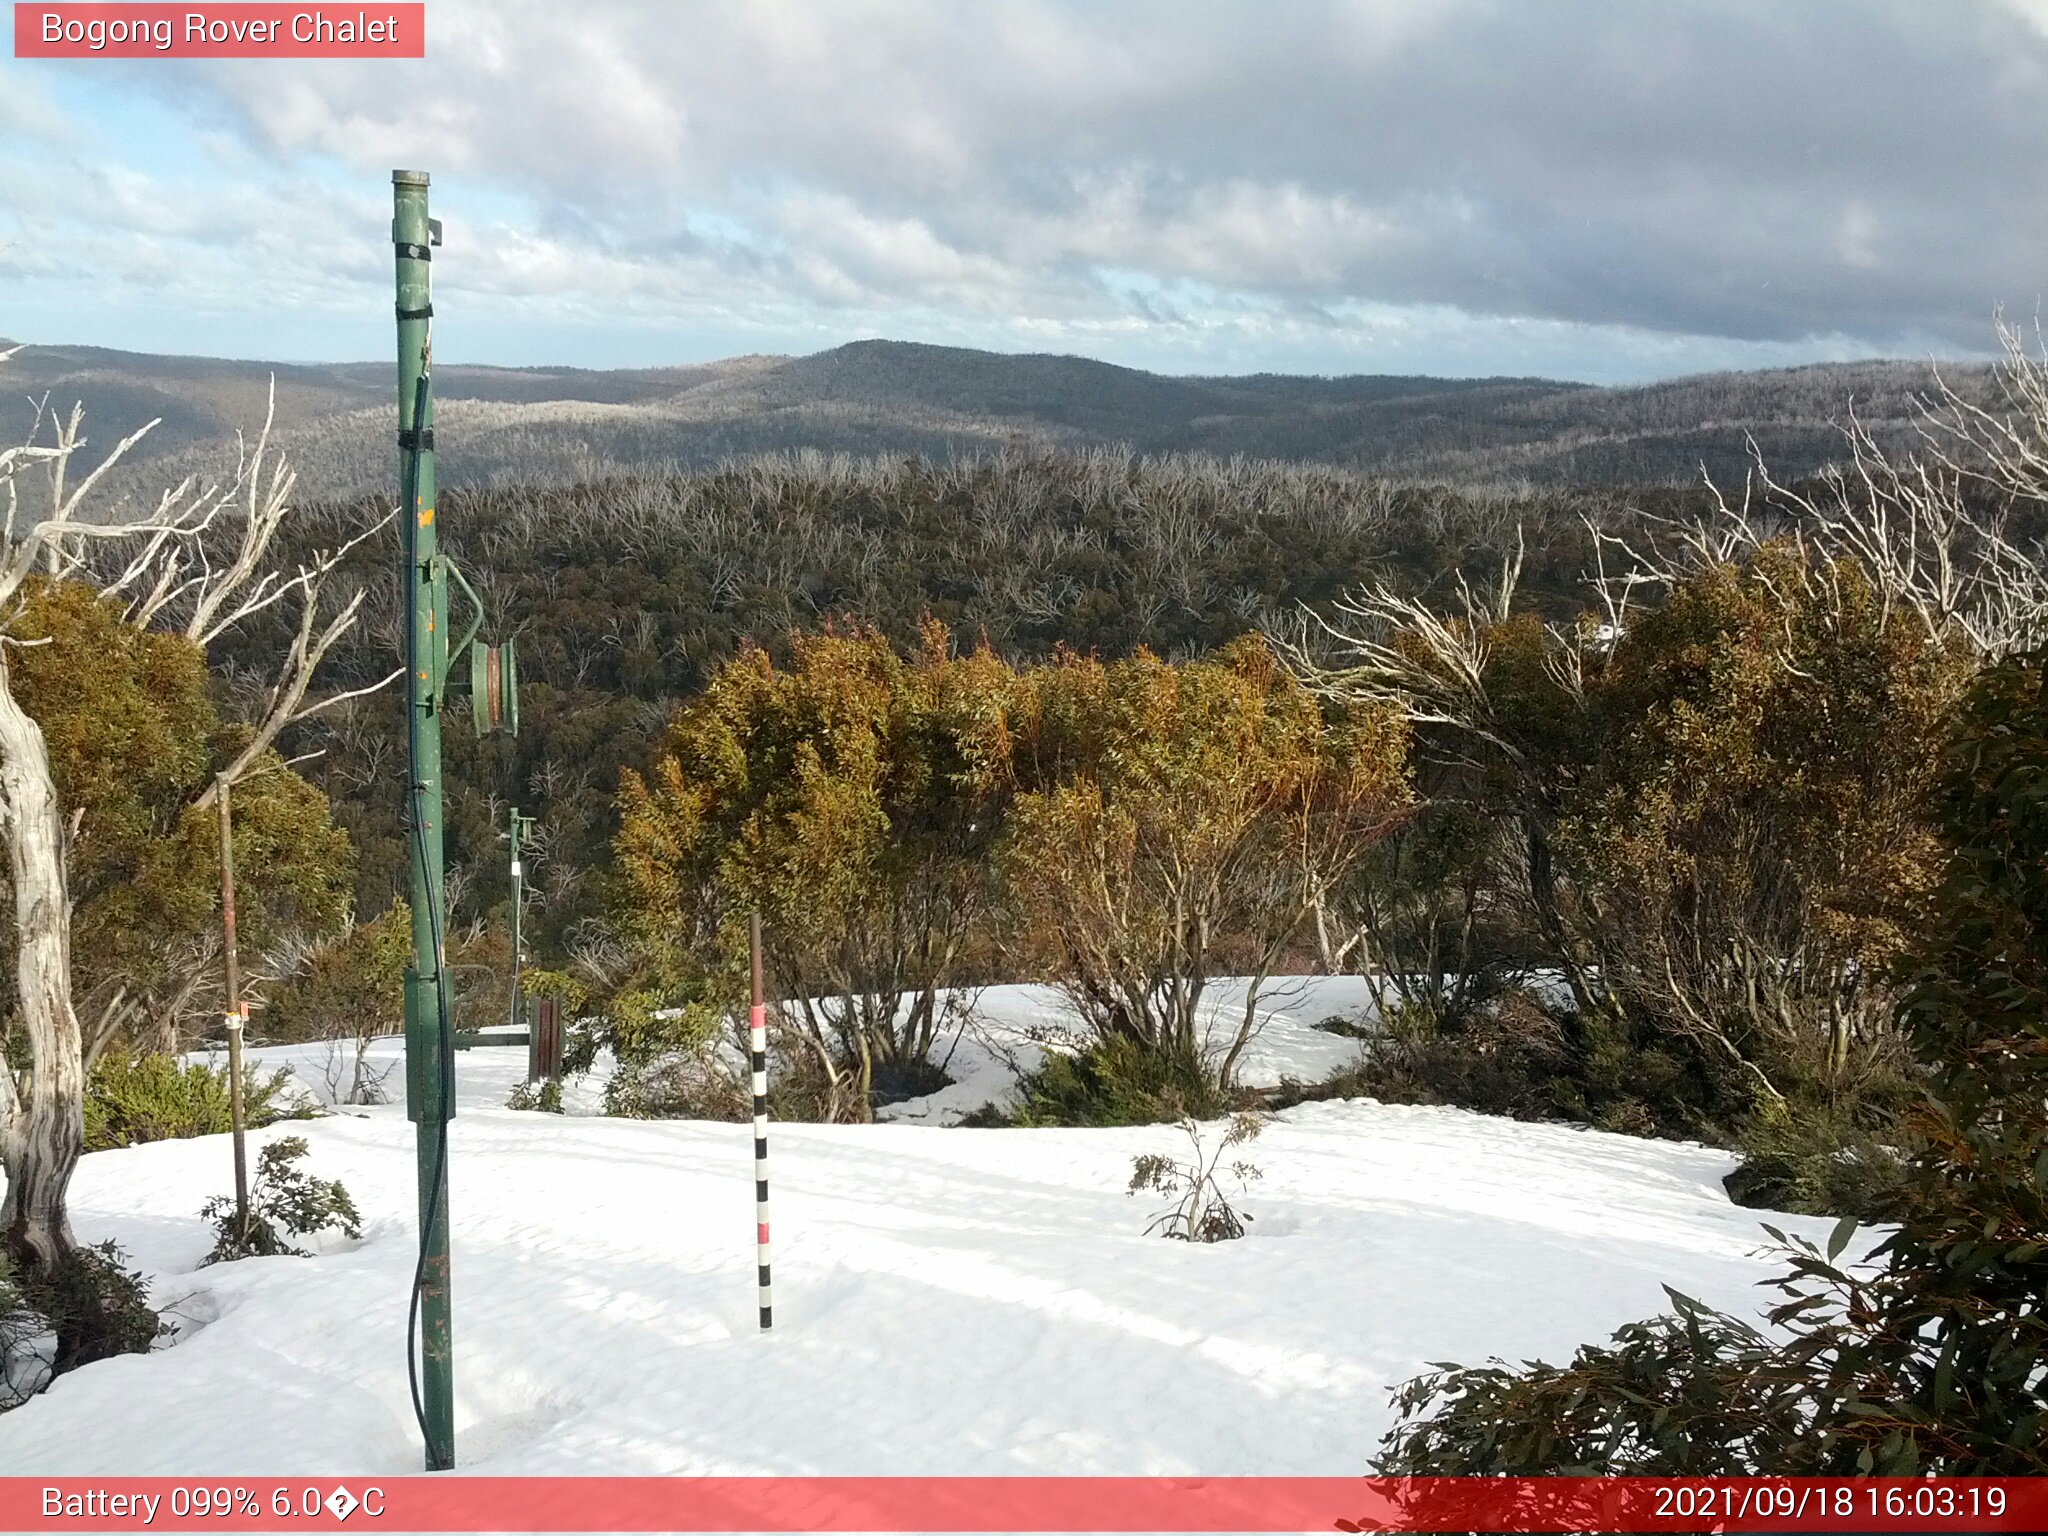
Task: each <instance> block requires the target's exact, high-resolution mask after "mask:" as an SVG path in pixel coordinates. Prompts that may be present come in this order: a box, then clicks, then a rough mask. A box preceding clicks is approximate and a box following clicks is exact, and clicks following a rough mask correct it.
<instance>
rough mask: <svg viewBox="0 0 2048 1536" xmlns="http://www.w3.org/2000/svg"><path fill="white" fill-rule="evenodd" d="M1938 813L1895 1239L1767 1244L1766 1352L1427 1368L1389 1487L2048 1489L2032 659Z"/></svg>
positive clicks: (2043, 1060) (1981, 691) (2046, 685)
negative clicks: (1855, 1246) (1894, 1479)
mask: <svg viewBox="0 0 2048 1536" xmlns="http://www.w3.org/2000/svg"><path fill="white" fill-rule="evenodd" d="M1941 803H1942V808H1943V811H1944V813H1945V817H1946V820H1947V823H1948V830H1949V831H1950V833H1951V835H1952V837H1953V839H1954V842H1955V846H1956V848H1957V853H1956V855H1955V857H1954V859H1953V860H1952V861H1951V863H1950V867H1949V872H1948V878H1947V881H1946V885H1945V887H1944V889H1943V890H1942V891H1941V893H1940V900H1939V901H1938V902H1937V903H1936V906H1935V910H1936V911H1937V912H1938V913H1939V914H1940V915H1939V918H1938V920H1937V926H1936V928H1935V930H1934V933H1933V936H1932V938H1931V940H1930V941H1929V942H1928V943H1927V944H1926V946H1925V947H1924V949H1923V951H1922V954H1921V956H1920V958H1919V962H1918V969H1917V971H1915V972H1914V973H1913V974H1912V976H1911V984H1910V989H1909V990H1908V992H1907V994H1906V997H1905V1000H1904V1003H1903V1006H1902V1008H1901V1011H1900V1018H1901V1021H1902V1023H1903V1024H1904V1025H1905V1026H1906V1028H1907V1029H1908V1031H1909V1034H1910V1040H1911V1044H1912V1048H1913V1052H1914V1055H1915V1056H1916V1057H1917V1058H1918V1059H1919V1061H1920V1062H1921V1063H1922V1064H1923V1065H1924V1066H1925V1067H1926V1069H1927V1072H1928V1080H1927V1089H1926V1092H1925V1094H1924V1096H1923V1098H1922V1101H1921V1102H1920V1104H1919V1105H1918V1106H1917V1110H1916V1114H1915V1117H1914V1119H1915V1128H1916V1130H1917V1132H1918V1134H1919V1135H1920V1137H1921V1143H1920V1146H1919V1148H1918V1150H1917V1151H1916V1152H1915V1153H1914V1155H1913V1158H1912V1161H1911V1163H1910V1166H1909V1167H1908V1168H1907V1170H1906V1175H1905V1180H1904V1183H1903V1185H1902V1188H1901V1190H1900V1193H1899V1196H1898V1199H1899V1215H1898V1225H1897V1227H1896V1229H1895V1230H1894V1231H1893V1232H1892V1234H1891V1235H1890V1236H1889V1237H1887V1238H1886V1239H1885V1240H1884V1241H1883V1242H1882V1243H1881V1244H1880V1245H1879V1246H1878V1247H1877V1249H1876V1250H1875V1252H1874V1253H1873V1254H1872V1255H1871V1263H1872V1265H1873V1266H1874V1268H1871V1269H1864V1268H1861V1267H1857V1266H1853V1265H1845V1264H1844V1263H1843V1262H1842V1261H1843V1258H1844V1256H1845V1255H1846V1254H1847V1253H1848V1250H1849V1245H1850V1242H1851V1239H1852V1238H1853V1236H1854V1231H1855V1223H1854V1220H1853V1219H1844V1220H1843V1221H1842V1222H1841V1223H1840V1224H1839V1225H1838V1226H1837V1228H1836V1231H1835V1234H1834V1237H1833V1239H1832V1240H1831V1241H1830V1242H1829V1244H1828V1247H1827V1250H1826V1251H1825V1252H1822V1251H1821V1250H1820V1249H1818V1248H1816V1247H1815V1246H1814V1245H1812V1244H1810V1243H1807V1242H1804V1241H1801V1240H1798V1239H1792V1240H1787V1239H1785V1238H1784V1237H1783V1235H1782V1234H1776V1233H1774V1235H1775V1236H1778V1237H1779V1241H1780V1243H1781V1244H1782V1246H1783V1248H1784V1250H1785V1253H1786V1256H1787V1259H1788V1261H1789V1262H1788V1264H1787V1268H1786V1271H1785V1273H1784V1274H1783V1275H1781V1276H1780V1277H1779V1278H1778V1279H1777V1280H1775V1281H1774V1282H1772V1284H1773V1286H1774V1288H1775V1289H1776V1290H1777V1291H1778V1292H1779V1294H1780V1296H1781V1298H1782V1299H1781V1300H1780V1301H1779V1302H1778V1304H1777V1305H1776V1306H1775V1307H1773V1309H1772V1310H1771V1312H1770V1318H1771V1321H1772V1322H1773V1323H1774V1324H1776V1325H1778V1326H1779V1327H1781V1328H1782V1329H1784V1330H1785V1334H1784V1336H1783V1337H1782V1338H1771V1337H1768V1336H1766V1335H1764V1334H1763V1333H1761V1332H1760V1331H1758V1330H1756V1329H1754V1328H1752V1327H1751V1326H1749V1325H1748V1324H1746V1323H1744V1322H1741V1321H1739V1320H1737V1319H1734V1318H1731V1317H1727V1316H1724V1315H1722V1314H1719V1313H1715V1312H1712V1311H1709V1310H1708V1309H1706V1308H1705V1307H1702V1306H1700V1305H1699V1304H1698V1303H1696V1302H1693V1301H1691V1300H1689V1299H1687V1298H1684V1297H1681V1296H1677V1295H1676V1293H1673V1300H1674V1304H1675V1306H1676V1309H1677V1310H1676V1311H1675V1312H1674V1313H1673V1314H1671V1315H1668V1316H1665V1317H1660V1318H1654V1319H1651V1320H1650V1321H1648V1322H1643V1323H1637V1324H1632V1325H1630V1326H1629V1327H1627V1328H1624V1329H1622V1330H1621V1331H1620V1332H1619V1333H1618V1334H1616V1335H1615V1337H1614V1339H1613V1340H1612V1341H1611V1342H1610V1343H1608V1344H1606V1345H1599V1346H1589V1347H1587V1348H1585V1349H1582V1350H1580V1351H1579V1353H1578V1354H1577V1356H1575V1357H1574V1358H1573V1360H1572V1362H1571V1363H1570V1364H1569V1365H1566V1366H1562V1367H1559V1366H1553V1365H1547V1364H1543V1363H1541V1362H1532V1363H1529V1364H1526V1365H1524V1366H1522V1367H1520V1368H1512V1367H1509V1366H1507V1365H1505V1364H1504V1363H1502V1362H1500V1361H1495V1362H1493V1363H1491V1364H1489V1365H1486V1366H1482V1367H1478V1368H1467V1367H1461V1366H1455V1365H1445V1366H1440V1367H1438V1368H1437V1369H1436V1370H1435V1371H1433V1372H1432V1373H1430V1374H1428V1375H1425V1376H1422V1377H1420V1378H1418V1379H1417V1380H1415V1381H1412V1382H1410V1383H1408V1384H1407V1385H1406V1386H1405V1387H1403V1388H1402V1389H1400V1391H1399V1392H1398V1393H1397V1394H1396V1401H1397V1403H1398V1404H1399V1406H1400V1408H1401V1410H1402V1420H1401V1423H1400V1424H1399V1425H1398V1426H1397V1427H1396V1429H1395V1430H1394V1432H1393V1434H1392V1435H1391V1436H1390V1437H1389V1439H1388V1442H1387V1445H1386V1447H1385V1448H1384V1450H1383V1452H1382V1455H1381V1456H1380V1458H1379V1461H1378V1463H1377V1466H1378V1470H1379V1471H1381V1472H1383V1473H1387V1474H1453V1475H1474V1474H1523V1475H1528V1474H1548V1473H1568V1472H1581V1471H1584V1472H1597V1473H1643V1474H1655V1475H1671V1474H1709V1473H1729V1474H1733V1473H1764V1472H1768V1473H1771V1474H1776V1475H1797V1474H1838V1473H1859V1472H1860V1473H1877V1474H1881V1475H1887V1476H1911V1475H1915V1474H1920V1473H1940V1474H1944V1475H1950V1476H1957V1475H2004V1476H2013V1475H2025V1476H2040V1475H2043V1474H2048V1373H2044V1371H2043V1370H2042V1360H2043V1358H2044V1357H2048V654H2036V655H2035V656H2033V657H2030V658H2027V659H2025V660H2019V661H2008V662H2005V663H2003V664H2001V665H1999V666H1997V667H1995V668H1993V669H1992V670H1991V671H1990V672H1989V673H1987V675H1986V676H1985V677H1984V678H1983V679H1981V680H1980V682H1979V683H1978V684H1977V686H1976V687H1975V689H1974V690H1973V693H1972V696H1971V698H1970V701H1969V708H1968V713H1967V717H1966V724H1965V727H1964V729H1963V731H1962V732H1961V736H1960V739H1959V741H1958V743H1957V746H1956V748H1955V749H1954V751H1953V754H1952V756H1951V759H1950V762H1949V770H1948V775H1947V779H1946V782H1945V784H1944V785H1943V788H1942V793H1941Z"/></svg>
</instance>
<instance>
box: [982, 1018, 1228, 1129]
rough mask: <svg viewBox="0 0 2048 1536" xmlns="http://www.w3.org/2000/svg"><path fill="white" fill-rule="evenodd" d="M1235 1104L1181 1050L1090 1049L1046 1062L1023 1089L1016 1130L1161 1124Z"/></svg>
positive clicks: (1123, 1043) (1124, 1045)
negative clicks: (1039, 1127)
mask: <svg viewBox="0 0 2048 1536" xmlns="http://www.w3.org/2000/svg"><path fill="white" fill-rule="evenodd" d="M1231 1107H1232V1105H1231V1103H1230V1101H1229V1100H1228V1099H1227V1098H1226V1096H1225V1095H1224V1092H1223V1090H1222V1089H1221V1088H1220V1087H1219V1086H1218V1084H1217V1082H1216V1075H1215V1073H1213V1072H1211V1071H1208V1070H1205V1068H1204V1067H1203V1065H1202V1063H1201V1062H1200V1061H1198V1060H1195V1059H1193V1058H1192V1057H1189V1056H1187V1055H1186V1054H1184V1053H1181V1052H1175V1051H1171V1050H1165V1049H1161V1048H1158V1047H1148V1046H1145V1045H1142V1044H1140V1043H1139V1042H1138V1041H1136V1040H1131V1039H1123V1038H1117V1039H1109V1040H1103V1041H1100V1042H1096V1043H1091V1044H1090V1045H1089V1046H1087V1048H1085V1049H1084V1050H1081V1051H1079V1052H1076V1053H1074V1054H1072V1055H1068V1054H1066V1053H1064V1052H1058V1051H1054V1052H1049V1053H1048V1054H1047V1055H1046V1058H1045V1063H1044V1065H1043V1066H1041V1067H1039V1068H1038V1069H1037V1070H1036V1071H1034V1072H1031V1073H1028V1074H1026V1075H1025V1076H1024V1077H1023V1078H1022V1079H1021V1080H1020V1081H1019V1082H1018V1084H1017V1105H1016V1108H1015V1109H1014V1110H1013V1111H1012V1112H1011V1114H1010V1116H1009V1123H1010V1124H1012V1125H1020V1126H1028V1125H1040V1126H1043V1125H1158V1124H1162V1123H1168V1122H1172V1121H1177V1120H1189V1119H1193V1120H1213V1119H1215V1118H1217V1117H1218V1116H1219V1115H1224V1114H1228V1113H1229V1112H1230V1109H1231Z"/></svg>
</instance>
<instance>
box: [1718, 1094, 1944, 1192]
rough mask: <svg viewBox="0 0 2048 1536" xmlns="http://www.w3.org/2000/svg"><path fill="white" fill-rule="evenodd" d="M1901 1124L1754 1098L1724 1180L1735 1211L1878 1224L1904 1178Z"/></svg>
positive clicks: (1841, 1109)
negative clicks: (1739, 1157) (1737, 1162)
mask: <svg viewBox="0 0 2048 1536" xmlns="http://www.w3.org/2000/svg"><path fill="white" fill-rule="evenodd" d="M1912 1134H1913V1133H1912V1127H1911V1125H1910V1124H1909V1123H1907V1122H1906V1121H1905V1120H1904V1119H1903V1118H1900V1117H1896V1116H1895V1117H1893V1118H1891V1119H1889V1120H1882V1119H1880V1120H1877V1121H1876V1122H1875V1123H1873V1116H1872V1115H1871V1114H1870V1112H1869V1108H1868V1106H1867V1105H1865V1104H1859V1103H1856V1102H1853V1101H1852V1102H1850V1103H1847V1104H1842V1105H1806V1106H1794V1105H1790V1104H1781V1103H1779V1102H1777V1101H1775V1100H1771V1099H1760V1100H1759V1102H1758V1104H1757V1107H1756V1112H1755V1113H1754V1114H1752V1115H1751V1116H1750V1118H1749V1119H1748V1120H1746V1121H1745V1122H1744V1123H1743V1126H1742V1130H1741V1134H1740V1143H1741V1148H1742V1152H1743V1162H1742V1166H1741V1167H1739V1168H1737V1169H1736V1170H1735V1172H1733V1173H1732V1174H1730V1175H1729V1176H1728V1178H1727V1181H1726V1182H1727V1186H1728V1193H1729V1195H1730V1196H1731V1197H1732V1198H1733V1199H1734V1200H1735V1202H1736V1203H1737V1204H1738V1205H1751V1206H1760V1207H1763V1208H1765V1209H1768V1210H1776V1211H1802V1212H1805V1213H1806V1214H1808V1215H1814V1216H1854V1217H1856V1218H1858V1219H1859V1220H1862V1221H1886V1220H1889V1219H1890V1218H1891V1216H1892V1215H1893V1214H1894V1212H1895V1210H1896V1208H1897V1205H1898V1200H1899V1191H1900V1186H1901V1185H1902V1183H1903V1182H1904V1180H1905V1177H1906V1157H1907V1154H1906V1152H1905V1151H1903V1150H1902V1144H1903V1143H1906V1142H1908V1141H1909V1140H1910V1139H1911V1137H1912Z"/></svg>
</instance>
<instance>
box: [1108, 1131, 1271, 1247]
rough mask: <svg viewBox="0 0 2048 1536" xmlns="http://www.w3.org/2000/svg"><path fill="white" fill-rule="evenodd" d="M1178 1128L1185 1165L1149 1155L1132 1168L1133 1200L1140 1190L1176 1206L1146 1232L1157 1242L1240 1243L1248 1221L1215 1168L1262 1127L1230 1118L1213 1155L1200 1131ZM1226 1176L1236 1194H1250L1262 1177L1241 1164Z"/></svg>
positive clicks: (1131, 1190)
mask: <svg viewBox="0 0 2048 1536" xmlns="http://www.w3.org/2000/svg"><path fill="white" fill-rule="evenodd" d="M1180 1128H1181V1130H1182V1132H1183V1133H1185V1134H1186V1136H1187V1138H1188V1146H1189V1148H1190V1156H1189V1158H1188V1160H1187V1161H1186V1162H1184V1163H1182V1162H1176V1161H1174V1159H1172V1158H1170V1157H1166V1156H1163V1155H1161V1154H1160V1153H1157V1152H1147V1153H1145V1154H1144V1155H1143V1156H1142V1157H1138V1158H1135V1159H1133V1160H1132V1163H1131V1183H1130V1193H1131V1194H1134V1195H1135V1194H1136V1193H1137V1192H1138V1191H1139V1190H1141V1189H1152V1190H1157V1191H1158V1192H1159V1193H1160V1194H1162V1195H1165V1196H1167V1197H1169V1198H1172V1199H1174V1200H1175V1204H1174V1205H1173V1206H1172V1208H1171V1209H1169V1210H1165V1211H1162V1212H1160V1214H1159V1215H1157V1216H1155V1217H1154V1218H1153V1219H1152V1222H1151V1224H1150V1225H1149V1226H1147V1227H1146V1228H1145V1230H1146V1232H1147V1233H1152V1232H1157V1233H1159V1234H1160V1235H1161V1236H1164V1237H1177V1238H1179V1239H1181V1240H1182V1241H1183V1242H1190V1243H1221V1242H1227V1241H1229V1240H1230V1239H1231V1238H1233V1237H1243V1236H1244V1224H1245V1223H1246V1222H1248V1221H1250V1220H1251V1217H1250V1216H1248V1215H1246V1214H1245V1213H1244V1212H1242V1211H1237V1210H1233V1209H1232V1208H1231V1204H1230V1201H1229V1200H1228V1199H1227V1198H1225V1196H1224V1193H1223V1186H1222V1185H1221V1184H1220V1183H1219V1182H1218V1181H1217V1178H1216V1167H1217V1165H1218V1164H1219V1163H1221V1162H1222V1161H1223V1154H1224V1153H1225V1152H1227V1151H1229V1150H1230V1149H1231V1148H1232V1147H1235V1146H1241V1145H1243V1144H1244V1143H1245V1142H1247V1141H1250V1140H1251V1139H1252V1138H1253V1137H1255V1136H1257V1135H1258V1134H1259V1132H1260V1131H1261V1130H1263V1129H1264V1128H1265V1121H1264V1120H1263V1119H1262V1118H1261V1117H1260V1116H1258V1115H1253V1114H1244V1115H1234V1116H1232V1117H1231V1120H1230V1124H1229V1126H1228V1128H1227V1129H1226V1130H1225V1131H1224V1133H1223V1139H1222V1140H1221V1141H1219V1142H1218V1143H1217V1144H1216V1147H1215V1149H1214V1150H1213V1151H1211V1150H1209V1149H1208V1148H1206V1147H1204V1146H1203V1144H1202V1128H1201V1127H1200V1126H1199V1125H1197V1124H1196V1123H1195V1122H1194V1121H1192V1120H1183V1121H1181V1123H1180ZM1230 1174H1231V1177H1233V1178H1235V1179H1236V1180H1237V1183H1238V1188H1240V1189H1244V1188H1248V1187H1249V1186H1250V1184H1251V1181H1252V1180H1253V1179H1256V1178H1260V1177H1262V1175H1261V1173H1260V1171H1259V1170H1258V1169H1257V1168H1255V1167H1253V1166H1252V1165H1251V1164H1250V1163H1247V1162H1245V1161H1243V1160H1242V1159H1239V1160H1237V1161H1235V1162H1233V1163H1232V1164H1231V1165H1230Z"/></svg>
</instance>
